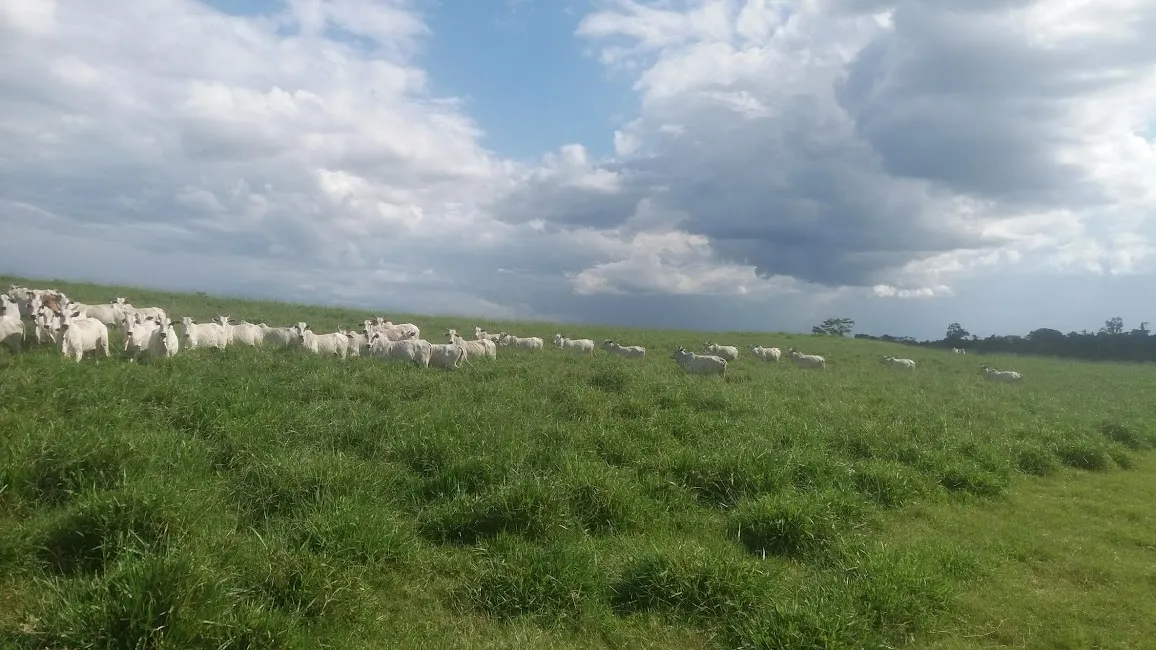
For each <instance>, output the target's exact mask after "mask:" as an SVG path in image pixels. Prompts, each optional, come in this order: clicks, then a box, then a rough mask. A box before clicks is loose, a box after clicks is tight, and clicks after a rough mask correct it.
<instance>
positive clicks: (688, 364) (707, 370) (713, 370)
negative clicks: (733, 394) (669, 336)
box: [670, 347, 727, 377]
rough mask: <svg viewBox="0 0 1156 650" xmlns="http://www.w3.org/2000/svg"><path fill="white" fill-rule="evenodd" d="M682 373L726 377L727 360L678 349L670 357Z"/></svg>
mask: <svg viewBox="0 0 1156 650" xmlns="http://www.w3.org/2000/svg"><path fill="white" fill-rule="evenodd" d="M670 358H671V359H674V361H675V362H676V363H678V365H679V366H680V367H681V368H682V369H683V371H684V372H686V373H687V374H691V375H718V376H720V377H726V373H727V360H726V359H724V358H722V357H720V356H717V355H713V354H695V353H693V352H690V351H689V350H687V349H686V348H683V347H679V348H678V349H677V350H675V351H674V354H672V355H670Z"/></svg>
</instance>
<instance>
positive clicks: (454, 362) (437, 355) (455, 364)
mask: <svg viewBox="0 0 1156 650" xmlns="http://www.w3.org/2000/svg"><path fill="white" fill-rule="evenodd" d="M429 348H430V354H429V365H431V366H435V367H438V368H445V369H446V370H456V369H458V368H460V367H461V362H462V359H465V358H466V351H465V350H464V349H462V346H460V345H457V344H455V343H431V344H430V346H429Z"/></svg>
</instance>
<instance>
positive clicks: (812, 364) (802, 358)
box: [787, 348, 827, 369]
mask: <svg viewBox="0 0 1156 650" xmlns="http://www.w3.org/2000/svg"><path fill="white" fill-rule="evenodd" d="M787 354H788V355H790V357H791V361H794V362H795V365H796V366H799V367H800V368H822V369H825V368H826V367H827V360H826V359H824V358H823V357H821V356H819V355H817V354H800V353H799V351H798V350H796V349H795V348H791V349H790V350H787Z"/></svg>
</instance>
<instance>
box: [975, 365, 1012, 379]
mask: <svg viewBox="0 0 1156 650" xmlns="http://www.w3.org/2000/svg"><path fill="white" fill-rule="evenodd" d="M979 374H981V375H983V378H984V379H987V380H988V381H1021V380H1022V379H1023V375H1021V374H1020V373H1018V372H1016V371H1014V370H994V369H992V368H988V367H987V364H984V365H982V366H980V367H979Z"/></svg>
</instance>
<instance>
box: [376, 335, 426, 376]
mask: <svg viewBox="0 0 1156 650" xmlns="http://www.w3.org/2000/svg"><path fill="white" fill-rule="evenodd" d="M369 353H370V355H371V356H374V357H378V358H381V359H395V360H397V361H409V362H411V363H413V364H415V365H417V366H419V367H422V368H428V367H429V363H430V357H431V355H432V353H433V346H432V345H431V344H430V342H429V341H426V340H424V339H403V340H401V341H391V340H389V339H388V338H386V337H385V336H383V335H382V333H381V332H374V333H373V334H370V336H369Z"/></svg>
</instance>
